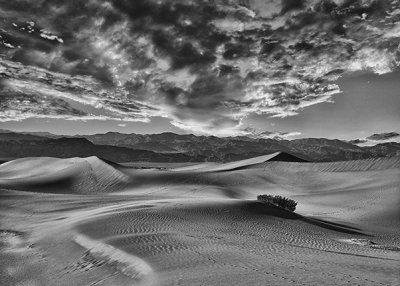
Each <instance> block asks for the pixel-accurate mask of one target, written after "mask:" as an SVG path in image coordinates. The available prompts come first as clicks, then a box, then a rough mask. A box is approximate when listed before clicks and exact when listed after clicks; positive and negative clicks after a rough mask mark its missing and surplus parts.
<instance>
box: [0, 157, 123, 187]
mask: <svg viewBox="0 0 400 286" xmlns="http://www.w3.org/2000/svg"><path fill="white" fill-rule="evenodd" d="M127 182H128V177H127V176H126V175H125V174H123V173H122V172H120V171H119V170H117V169H115V168H114V167H112V166H110V165H109V164H107V163H105V162H104V161H103V160H101V159H99V158H97V157H95V156H92V157H88V158H70V159H57V158H49V157H44V158H39V157H38V158H36V157H33V158H24V159H17V160H14V161H10V162H7V163H5V164H3V165H1V166H0V185H1V186H3V187H8V188H13V189H20V190H28V191H29V190H32V191H41V192H55V193H57V192H59V193H71V192H72V193H78V194H92V193H104V192H114V191H118V190H121V189H123V188H124V187H125V185H126V183H127Z"/></svg>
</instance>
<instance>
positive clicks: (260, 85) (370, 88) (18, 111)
mask: <svg viewBox="0 0 400 286" xmlns="http://www.w3.org/2000/svg"><path fill="white" fill-rule="evenodd" d="M0 19H1V20H0V76H1V77H0V128H2V129H10V130H16V131H47V132H52V133H55V134H93V133H103V132H108V131H116V132H124V133H161V132H175V133H180V134H183V133H193V134H199V135H200V134H201V135H215V136H243V135H245V136H251V137H255V138H270V137H277V136H278V137H279V138H288V139H290V138H301V137H326V138H339V139H346V140H350V139H356V138H367V137H368V136H370V135H371V134H376V133H389V132H397V133H398V132H399V131H400V128H399V121H400V115H399V112H398V110H399V107H400V96H399V92H400V81H399V80H398V79H399V78H400V77H399V76H400V68H399V66H400V3H399V1H397V0H393V1H392V0H270V1H264V0H263V1H261V0H196V1H195V0H187V1H178V0H175V1H174V0H168V1H167V0H154V1H153V0H135V1H133V0H132V1H130V0H104V1H95V0H85V1H83V0H82V1H80V0H76V1H61V0H38V1H27V0H14V1H5V0H0ZM385 138H386V137H385Z"/></svg>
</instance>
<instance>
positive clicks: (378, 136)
mask: <svg viewBox="0 0 400 286" xmlns="http://www.w3.org/2000/svg"><path fill="white" fill-rule="evenodd" d="M396 137H400V134H399V133H397V132H386V133H378V134H373V135H371V136H369V137H367V138H366V139H368V140H375V141H382V140H390V139H392V138H396Z"/></svg>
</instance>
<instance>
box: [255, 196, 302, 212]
mask: <svg viewBox="0 0 400 286" xmlns="http://www.w3.org/2000/svg"><path fill="white" fill-rule="evenodd" d="M257 200H259V201H261V202H265V203H270V204H273V205H276V206H279V207H281V208H284V209H287V210H289V211H292V212H294V211H295V210H296V206H297V202H295V201H294V200H291V199H288V198H285V197H282V196H271V195H258V196H257Z"/></svg>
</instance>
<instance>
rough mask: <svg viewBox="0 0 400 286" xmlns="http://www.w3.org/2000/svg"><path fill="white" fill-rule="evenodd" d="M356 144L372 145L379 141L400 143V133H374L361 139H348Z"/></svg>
mask: <svg viewBox="0 0 400 286" xmlns="http://www.w3.org/2000/svg"><path fill="white" fill-rule="evenodd" d="M349 142H350V143H352V144H355V145H358V146H373V145H376V144H380V143H388V142H397V143H400V133H398V132H384V133H376V134H373V135H371V136H368V137H366V138H362V139H355V140H351V141H349Z"/></svg>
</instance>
